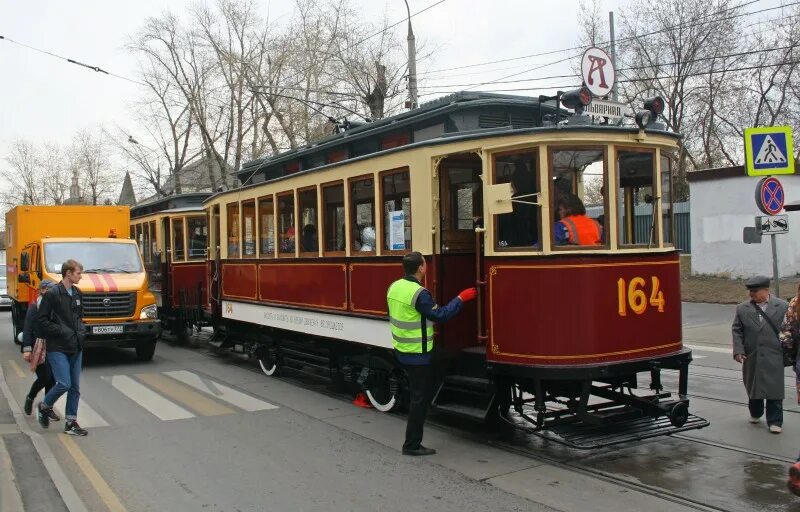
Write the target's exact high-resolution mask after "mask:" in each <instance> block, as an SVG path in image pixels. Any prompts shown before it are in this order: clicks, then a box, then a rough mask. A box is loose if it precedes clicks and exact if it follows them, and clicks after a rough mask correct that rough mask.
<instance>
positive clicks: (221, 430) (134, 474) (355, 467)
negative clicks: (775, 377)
mask: <svg viewBox="0 0 800 512" xmlns="http://www.w3.org/2000/svg"><path fill="white" fill-rule="evenodd" d="M732 311H733V310H732V307H731V306H714V305H685V307H684V320H685V321H684V338H685V342H686V343H687V344H690V345H692V346H695V347H696V349H695V358H696V359H695V363H694V365H693V369H692V376H691V381H690V391H691V392H693V393H695V394H697V395H699V396H700V395H701V396H709V397H716V398H720V397H722V398H724V399H727V400H729V402H730V403H720V402H715V401H713V400H706V399H703V398H693V409H694V410H695V412H698V413H700V414H704V415H706V416H710V419H712V427H710V428H708V429H705V430H701V431H696V432H692V433H691V436H694V437H697V438H698V439H700V440H707V441H724V442H726V443H730V444H731V445H737V446H742V447H745V448H746V449H751V450H756V451H759V452H763V453H766V454H768V455H772V456H774V457H784V458H788V457H794V455H795V452H796V443H795V441H794V440H795V439H796V432H797V430H798V428H800V427H797V425H795V423H797V420H795V418H794V416H797V415H796V414H792V413H789V414H788V415H787V421H786V423H787V424H786V432H785V433H784V434H783V435H781V436H771V435H770V434H768V433H767V432H766V429H765V428H763V427H762V428H753V427H752V426H751V425H749V424H747V423H746V422H744V421H743V419H745V418H746V409H744V408H743V407H742V406H740V405H737V404H736V402H737V401H741V400H742V389H741V384H740V382H738V381H737V380H736V379H737V377H738V373H737V372H738V365H737V364H736V363H735V362H733V361H732V360H731V358H730V353H729V352H727V350H728V347H729V334H726V332H729V326H730V320H731V315H732ZM10 331H11V328H10V325H9V318H8V314H7V313H0V363H1V366H2V369H3V373H4V375H5V380H6V382H7V383H8V387H9V388H10V391H11V394H12V395H13V398H14V400H15V401H16V402H18V403H21V402H22V398H23V397H24V394H25V392H26V391H27V388H28V386H29V385H30V382H31V380H32V378H31V377H30V374H29V373H28V372H27V371H26V370H24V369H23V364H22V361H21V359H20V356H19V352H18V347H17V346H16V345H14V344H13V343H12V342H11V340H10ZM84 366H85V368H84V373H83V380H82V383H81V389H82V394H83V397H82V401H81V409H80V411H79V419H80V421H81V422H82V424H83V425H84V426H85V427H87V428H88V429H89V432H90V433H89V436H88V437H86V438H74V437H68V436H64V435H62V434H61V433H60V429H61V427H62V425H61V424H58V425H55V424H54V425H53V426H51V428H50V429H49V430H47V431H45V430H43V429H41V428H40V427H39V426H38V424H36V422H35V420H34V419H33V418H25V422H26V423H25V426H26V428H28V429H30V431H31V432H34V433H39V434H41V439H42V442H43V443H45V444H46V447H47V450H45V456H44V457H42V459H43V461H42V460H39V457H38V456H37V454H36V450H34V446H33V444H31V440H30V439H28V437H29V436H25V435H23V434H22V433H19V432H16V431H12V430H13V429H12V430H9V435H3V434H4V431H3V426H4V425H9V426H10V423H11V420H10V419H8V418H6V419H4V416H3V414H4V411H3V407H2V403H1V402H2V400H1V398H2V397H0V441H3V442H4V443H3V444H0V473H2V469H3V468H2V463H3V457H2V455H3V450H2V447H3V446H5V447H6V448H7V449H6V450H5V451H6V452H9V453H10V455H11V457H10V459H11V462H12V463H15V465H14V464H12V466H14V470H15V471H16V473H17V474H16V478H17V480H16V483H17V487H18V488H20V489H21V490H23V491H24V492H23V498H24V500H23V501H24V503H25V509H26V510H42V511H47V512H49V511H53V510H59V511H61V510H66V507H65V506H64V503H62V502H61V501H60V500H58V497H59V496H58V492H56V490H55V487H59V486H60V487H59V490H61V491H62V494H63V493H64V487H65V486H67V487H69V488H70V489H72V491H73V492H74V497H76V498H77V499H78V500H79V501H81V502H82V503H83V504H84V506H85V510H91V511H103V510H110V511H131V512H133V511H162V510H175V511H184V510H185V511H251V510H252V511H262V510H270V511H284V510H285V511H323V510H324V511H339V510H341V511H361V510H363V511H372V510H382V511H383V510H386V511H394V510H397V511H401V510H402V511H403V512H408V511H416V510H436V511H449V510H453V511H456V510H457V511H459V512H461V511H470V510H498V511H505V510H525V511H537V510H561V511H565V512H566V511H579V510H580V511H584V510H595V511H606V510H608V511H617V510H648V511H654V512H661V511H664V512H672V511H686V510H692V508H690V507H686V506H685V505H680V504H677V503H675V502H673V501H670V500H668V499H667V500H665V499H663V497H657V496H653V495H651V494H649V493H647V492H642V491H641V490H638V489H637V488H631V487H630V486H625V485H620V484H619V483H617V482H614V481H609V480H608V479H603V478H596V477H595V476H592V475H589V474H584V473H580V472H574V471H571V470H569V469H568V468H564V467H560V466H558V465H553V464H548V463H547V462H543V461H542V460H537V459H536V458H532V457H526V456H524V455H523V454H516V453H510V452H509V451H507V450H502V449H498V448H497V447H496V446H493V445H491V444H487V443H486V442H482V441H481V439H479V438H476V436H472V435H469V434H468V433H467V434H464V435H461V434H459V433H458V432H453V430H452V429H449V428H443V427H439V426H436V425H430V426H429V427H428V429H427V430H426V444H427V445H429V446H433V447H435V448H437V449H438V450H439V453H438V454H437V455H435V456H433V457H429V458H409V457H404V456H402V455H401V454H400V452H399V447H400V444H401V442H402V437H403V430H404V427H405V420H404V418H403V417H402V416H398V415H387V414H381V413H378V412H376V411H374V410H364V409H360V408H357V407H355V406H353V405H351V404H350V403H349V402H347V401H345V400H343V399H342V397H341V396H332V395H331V394H329V393H319V392H316V391H315V390H313V389H309V387H308V386H304V385H300V384H298V383H297V382H296V381H291V380H283V379H279V378H268V377H266V376H265V375H263V374H262V373H261V372H260V371H259V370H257V369H256V367H255V366H254V365H252V364H248V363H241V362H236V361H235V360H233V359H231V358H230V357H220V356H217V355H214V354H212V353H210V352H208V351H206V350H203V349H187V348H180V347H173V346H170V345H168V344H165V343H162V344H160V345H159V347H158V348H157V350H156V356H155V359H154V360H153V361H152V362H149V363H140V362H137V361H136V359H135V357H134V356H133V353H132V351H127V350H101V351H94V352H90V353H88V354H87V357H86V359H85V365H84ZM793 382H794V381H793V375H791V374H790V373H787V386H793ZM665 384H667V385H668V386H670V385H671V384H672V382H671V381H670V377H669V376H665ZM789 392H791V389H789V390H787V393H789ZM787 396H788V397H789V398H793V397H792V395H787ZM792 404H793V402H792V401H791V400H787V402H786V403H785V405H786V407H787V409H797V408H796V406H794V405H792ZM798 419H800V417H799V418H798ZM34 444H35V438H34ZM704 446H705V445H694V444H691V443H689V444H687V442H686V441H680V440H674V439H673V440H668V441H665V440H661V441H656V440H654V441H651V442H648V443H641V444H638V445H636V446H631V447H628V448H624V449H623V448H620V449H614V450H608V451H603V452H592V453H588V454H577V455H569V454H567V455H564V454H562V455H561V460H562V461H564V462H570V463H577V462H580V463H582V464H583V465H584V466H585V467H587V468H590V469H593V468H597V469H602V470H604V471H606V472H611V473H613V474H615V475H619V476H620V477H623V478H625V479H626V480H628V481H631V482H636V483H642V484H645V485H649V486H654V487H661V488H665V489H667V490H669V491H670V492H672V491H674V492H676V493H686V494H688V495H689V496H699V497H700V498H701V499H702V497H704V496H707V497H708V499H709V500H710V502H712V503H714V504H715V505H716V506H718V507H721V509H724V510H753V508H752V507H753V506H754V504H759V503H764V504H765V505H767V506H766V507H764V509H765V510H772V509H773V508H774V509H775V510H778V509H780V510H783V508H782V507H784V506H786V505H787V504H788V503H791V501H790V500H791V496H788V495H787V494H786V493H785V491H781V489H779V487H780V485H782V479H785V468H786V464H785V463H780V462H775V461H774V460H773V461H769V460H766V459H765V460H755V459H753V457H752V456H749V455H745V454H741V453H739V454H738V455H733V456H732V455H731V452H730V450H721V449H718V448H713V447H705V448H704ZM9 448H10V449H9ZM715 450H716V451H715ZM720 450H721V451H720ZM48 451H49V452H52V454H53V459H54V460H53V461H52V462H55V463H57V466H58V467H60V468H61V469H62V470H63V473H64V475H65V480H66V481H59V480H58V478H56V479H55V480H54V482H55V483H53V482H49V481H48V478H47V475H48V473H47V472H46V471H45V470H44V467H43V462H44V463H50V462H51V461H49V459H48V457H47V453H46V452H48ZM41 453H42V452H41V450H39V455H41ZM542 453H545V452H542ZM552 453H559V452H552ZM667 462H668V464H667ZM50 467H52V464H50ZM51 474H52V473H51ZM731 475H732V476H733V478H731ZM687 479H690V480H687ZM726 480H727V481H726ZM37 484H38V485H37ZM2 485H3V480H2V478H0V504H2V503H3V501H2V497H3V496H2V491H3V487H2ZM67 490H69V489H67ZM67 494H69V493H67ZM775 507H779V508H775ZM0 508H2V507H0ZM9 510H13V509H9ZM73 510H79V509H78V508H76V509H73ZM3 512H6V511H5V509H3Z"/></svg>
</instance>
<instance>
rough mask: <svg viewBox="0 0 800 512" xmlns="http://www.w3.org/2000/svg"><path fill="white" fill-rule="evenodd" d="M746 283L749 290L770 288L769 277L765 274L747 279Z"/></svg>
mask: <svg viewBox="0 0 800 512" xmlns="http://www.w3.org/2000/svg"><path fill="white" fill-rule="evenodd" d="M744 285H745V286H746V287H747V289H748V290H758V289H759V288H769V278H768V277H765V276H755V277H751V278H750V279H748V280H747V281H745V283H744Z"/></svg>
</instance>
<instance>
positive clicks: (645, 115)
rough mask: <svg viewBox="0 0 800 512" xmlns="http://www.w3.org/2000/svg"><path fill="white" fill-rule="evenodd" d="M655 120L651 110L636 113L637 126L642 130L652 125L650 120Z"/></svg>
mask: <svg viewBox="0 0 800 512" xmlns="http://www.w3.org/2000/svg"><path fill="white" fill-rule="evenodd" d="M652 118H653V114H652V113H651V112H650V111H649V110H640V111H638V112H636V117H635V118H634V119H635V120H636V126H638V127H639V129H640V130H644V129H645V127H647V125H648V124H650V120H651V119H652Z"/></svg>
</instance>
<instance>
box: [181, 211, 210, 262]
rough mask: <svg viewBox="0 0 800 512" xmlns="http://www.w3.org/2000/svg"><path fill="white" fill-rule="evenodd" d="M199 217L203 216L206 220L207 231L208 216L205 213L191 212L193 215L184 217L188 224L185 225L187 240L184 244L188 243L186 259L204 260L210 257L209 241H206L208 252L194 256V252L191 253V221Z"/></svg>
mask: <svg viewBox="0 0 800 512" xmlns="http://www.w3.org/2000/svg"><path fill="white" fill-rule="evenodd" d="M198 218H202V219H205V220H206V231H208V216H207V215H205V214H204V213H197V214H191V215H186V216H185V217H184V220H185V222H186V224H185V226H184V231H185V233H186V241H185V242H184V245H186V261H204V260H207V259H208V242H207V241H206V249H205V251H206V253H205V254H204V255H203V256H194V257H192V254H191V248H190V244H189V238H190V237H189V234H190V232H189V221H190V220H193V219H198ZM207 236H208V235H207Z"/></svg>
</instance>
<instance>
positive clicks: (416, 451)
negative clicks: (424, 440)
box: [403, 445, 436, 456]
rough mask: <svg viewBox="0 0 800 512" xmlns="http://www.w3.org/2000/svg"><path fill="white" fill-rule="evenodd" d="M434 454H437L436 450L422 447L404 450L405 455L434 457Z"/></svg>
mask: <svg viewBox="0 0 800 512" xmlns="http://www.w3.org/2000/svg"><path fill="white" fill-rule="evenodd" d="M434 453H436V450H434V449H433V448H425V447H424V446H422V445H420V446H419V447H418V448H403V455H413V456H420V455H433V454H434Z"/></svg>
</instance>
